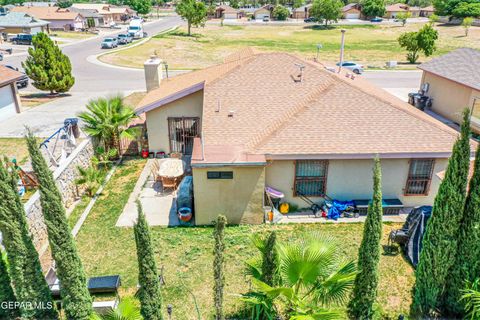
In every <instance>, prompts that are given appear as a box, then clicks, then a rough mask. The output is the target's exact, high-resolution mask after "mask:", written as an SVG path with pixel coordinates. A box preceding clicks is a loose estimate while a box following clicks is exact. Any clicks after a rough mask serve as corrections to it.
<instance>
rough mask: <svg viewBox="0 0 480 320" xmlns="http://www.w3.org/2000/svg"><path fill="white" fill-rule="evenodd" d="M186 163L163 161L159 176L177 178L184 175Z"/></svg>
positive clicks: (175, 160)
mask: <svg viewBox="0 0 480 320" xmlns="http://www.w3.org/2000/svg"><path fill="white" fill-rule="evenodd" d="M184 168H185V162H184V161H183V160H181V159H175V158H167V159H163V160H162V162H161V163H160V168H159V169H158V175H159V176H161V177H169V178H177V177H181V176H182V175H183V173H184V170H185V169H184Z"/></svg>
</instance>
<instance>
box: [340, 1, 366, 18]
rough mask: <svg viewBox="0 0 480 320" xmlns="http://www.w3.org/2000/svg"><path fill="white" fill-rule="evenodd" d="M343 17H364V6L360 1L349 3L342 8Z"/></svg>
mask: <svg viewBox="0 0 480 320" xmlns="http://www.w3.org/2000/svg"><path fill="white" fill-rule="evenodd" d="M342 18H343V19H362V7H361V5H360V4H359V3H349V4H347V5H346V6H344V7H343V8H342Z"/></svg>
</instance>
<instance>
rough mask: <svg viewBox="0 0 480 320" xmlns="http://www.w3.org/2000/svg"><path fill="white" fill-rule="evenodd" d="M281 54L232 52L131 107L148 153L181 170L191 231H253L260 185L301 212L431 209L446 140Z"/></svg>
mask: <svg viewBox="0 0 480 320" xmlns="http://www.w3.org/2000/svg"><path fill="white" fill-rule="evenodd" d="M347 75H349V74H347V73H344V72H342V73H334V72H332V71H329V70H327V69H326V68H325V67H324V66H323V65H322V64H320V63H314V62H311V61H306V60H303V59H301V58H298V57H297V56H295V55H292V54H288V53H257V52H254V51H253V50H251V49H245V50H243V51H240V52H238V53H236V54H234V55H232V56H230V57H228V58H227V59H225V61H224V63H222V64H219V65H214V66H211V67H208V68H205V69H203V70H198V71H194V72H190V73H187V74H182V75H178V76H175V77H173V78H169V79H166V80H165V79H164V80H162V81H161V82H160V84H159V87H158V88H157V89H153V90H151V91H150V92H149V93H148V94H147V95H146V96H145V98H144V99H143V100H142V101H141V103H140V104H139V106H138V107H137V108H136V113H137V114H139V115H144V116H145V117H146V128H147V132H148V145H149V149H150V151H154V152H159V151H163V152H166V153H167V154H168V153H171V152H175V153H176V152H178V153H182V154H183V155H184V156H186V158H187V159H189V160H190V161H191V168H192V175H193V184H194V202H195V203H194V204H195V222H196V223H197V224H209V223H210V222H211V221H212V220H213V219H214V218H215V217H216V216H217V215H218V214H225V215H226V216H227V218H228V221H229V222H230V223H261V222H262V221H263V217H264V215H263V214H264V212H263V206H264V205H265V204H266V203H265V202H264V201H265V200H264V189H265V187H266V186H269V187H272V188H275V189H277V190H279V191H281V192H283V193H284V195H285V198H284V200H285V201H288V202H289V203H291V204H295V205H297V206H299V207H300V208H302V207H307V206H308V204H306V203H305V202H304V201H303V200H302V197H301V196H308V197H309V198H310V199H312V200H313V201H315V202H320V201H322V199H323V197H325V196H326V195H328V196H329V197H331V198H335V199H340V200H352V199H371V195H372V187H371V185H372V165H373V158H374V157H375V156H376V155H378V156H379V157H380V158H381V160H382V172H383V195H384V197H385V198H386V199H398V200H400V201H401V202H402V203H403V205H404V206H406V207H413V206H418V205H431V204H433V201H434V198H435V195H436V193H437V190H438V187H439V184H440V178H439V177H438V176H437V175H436V174H437V173H439V172H442V171H443V170H445V168H446V166H447V162H448V158H449V157H450V155H451V150H452V146H453V144H454V142H455V140H456V138H457V136H458V133H457V131H455V130H453V129H452V128H450V127H448V126H446V125H444V124H443V123H441V122H439V121H437V120H435V119H433V118H432V117H430V116H428V115H427V114H425V113H424V112H422V111H420V110H417V109H416V108H414V107H412V106H410V105H409V104H407V103H405V102H403V101H401V100H399V99H397V98H396V97H394V96H392V95H390V94H388V93H387V92H385V91H383V90H381V89H379V88H377V87H375V86H373V85H371V84H370V83H368V82H366V81H365V80H363V79H361V78H360V77H352V76H351V75H349V76H348V77H347Z"/></svg>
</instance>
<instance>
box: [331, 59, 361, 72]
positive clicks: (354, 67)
mask: <svg viewBox="0 0 480 320" xmlns="http://www.w3.org/2000/svg"><path fill="white" fill-rule="evenodd" d="M337 66H340V62H339V63H337ZM342 68H345V69H348V70H350V71H352V72H353V73H356V74H362V73H363V66H362V65H360V64H358V63H356V62H353V61H344V62H343V64H342Z"/></svg>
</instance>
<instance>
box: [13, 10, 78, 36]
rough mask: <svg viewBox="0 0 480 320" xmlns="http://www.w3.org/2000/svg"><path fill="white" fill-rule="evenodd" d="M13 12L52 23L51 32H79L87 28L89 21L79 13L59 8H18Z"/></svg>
mask: <svg viewBox="0 0 480 320" xmlns="http://www.w3.org/2000/svg"><path fill="white" fill-rule="evenodd" d="M12 12H23V13H27V14H29V15H31V16H33V17H35V18H37V19H41V20H45V21H48V22H50V25H49V28H50V30H65V31H71V30H72V31H79V30H82V29H85V28H86V25H87V20H86V19H85V17H84V16H82V15H81V14H80V13H78V12H73V11H70V10H69V9H63V8H59V7H48V6H39V7H26V6H18V7H15V8H13V9H12Z"/></svg>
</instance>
